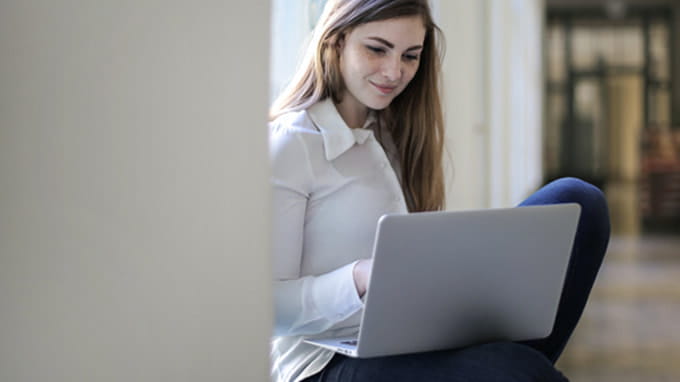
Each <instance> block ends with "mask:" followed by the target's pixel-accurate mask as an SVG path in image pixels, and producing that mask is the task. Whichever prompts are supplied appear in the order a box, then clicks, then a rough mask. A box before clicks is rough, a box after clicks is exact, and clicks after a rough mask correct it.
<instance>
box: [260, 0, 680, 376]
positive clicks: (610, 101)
mask: <svg viewBox="0 0 680 382" xmlns="http://www.w3.org/2000/svg"><path fill="white" fill-rule="evenodd" d="M324 3H325V1H322V0H307V1H298V2H289V1H285V0H274V1H273V3H272V4H273V7H272V17H273V20H272V58H271V59H272V62H271V67H272V76H271V88H272V94H271V98H272V99H273V98H274V97H275V96H276V94H277V92H278V91H279V90H280V88H281V87H282V86H283V85H284V84H285V83H286V81H287V78H288V76H289V75H290V74H291V73H292V72H293V71H294V68H295V62H296V61H297V58H298V57H299V55H300V54H301V52H302V51H301V49H302V48H301V47H302V46H303V45H304V44H303V42H304V41H305V38H306V36H307V35H308V32H309V31H310V30H311V28H312V27H313V25H314V23H315V21H316V18H317V17H318V12H319V11H320V10H321V8H322V7H323V4H324ZM431 4H432V8H433V12H434V14H435V18H436V19H437V22H438V24H439V26H440V27H441V29H442V30H443V32H444V35H445V37H446V55H445V59H444V64H443V71H444V81H443V88H444V89H443V90H444V97H445V98H444V107H445V114H446V124H447V132H448V135H449V142H448V145H449V151H450V154H451V158H452V165H451V170H452V171H451V173H452V174H453V175H452V176H451V177H450V182H449V188H448V190H449V191H448V195H449V196H448V200H447V204H448V208H449V209H467V208H490V207H505V206H511V205H515V204H516V203H518V202H520V201H521V200H522V199H523V198H525V197H526V196H528V195H529V194H530V193H531V192H533V191H534V190H536V189H537V188H538V187H540V186H541V185H543V184H545V183H547V182H549V181H551V180H553V179H556V178H559V177H564V176H576V177H579V178H582V179H585V180H587V181H589V182H591V183H593V184H595V185H597V186H598V187H600V188H601V189H603V190H604V191H605V194H606V196H607V199H608V201H609V205H610V209H611V220H612V229H613V235H612V240H611V244H610V247H609V251H608V254H607V257H606V260H605V263H604V265H603V267H602V270H601V273H600V276H599V279H598V281H597V283H596V285H595V287H594V289H593V294H592V297H591V300H590V302H589V304H588V306H587V308H586V311H585V313H584V316H583V319H582V320H581V323H580V324H579V327H578V328H577V330H576V332H575V333H574V337H573V340H572V341H571V343H570V344H569V346H568V347H567V349H566V351H565V353H564V355H563V356H562V358H561V359H560V361H559V363H558V367H559V368H560V369H562V370H563V371H564V372H565V374H566V375H567V376H568V377H570V379H571V380H574V381H677V380H680V365H679V364H678V363H677V362H675V361H676V360H678V359H680V320H679V319H678V317H680V281H679V280H680V81H678V80H675V79H674V78H675V77H677V76H678V75H680V49H679V48H680V0H479V1H464V0H448V1H447V0H444V1H438V0H432V1H431Z"/></svg>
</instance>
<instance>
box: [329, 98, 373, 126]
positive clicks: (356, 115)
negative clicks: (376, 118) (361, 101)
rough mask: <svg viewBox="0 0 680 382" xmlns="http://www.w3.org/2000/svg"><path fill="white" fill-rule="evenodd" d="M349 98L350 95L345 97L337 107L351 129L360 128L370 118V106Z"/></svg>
mask: <svg viewBox="0 0 680 382" xmlns="http://www.w3.org/2000/svg"><path fill="white" fill-rule="evenodd" d="M348 98H350V97H343V100H342V102H340V103H338V104H336V105H335V107H336V108H337V109H338V113H339V114H340V116H341V117H342V119H343V120H344V121H345V123H346V124H347V126H349V128H350V129H360V128H362V127H363V126H364V123H366V118H368V108H367V107H366V106H364V105H358V104H356V103H353V102H351V101H350V100H349V99H348Z"/></svg>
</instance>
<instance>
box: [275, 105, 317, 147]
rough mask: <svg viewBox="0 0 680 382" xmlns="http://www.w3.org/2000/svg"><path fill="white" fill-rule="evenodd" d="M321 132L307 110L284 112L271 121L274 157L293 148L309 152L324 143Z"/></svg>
mask: <svg viewBox="0 0 680 382" xmlns="http://www.w3.org/2000/svg"><path fill="white" fill-rule="evenodd" d="M322 142H323V138H322V136H321V133H320V132H319V130H318V129H317V128H316V126H315V125H314V122H312V120H311V118H310V117H309V114H308V113H307V111H306V110H301V111H296V112H290V113H286V114H283V115H281V116H279V117H278V118H276V119H275V120H273V121H271V122H270V123H269V150H270V154H271V155H272V159H275V158H276V157H278V156H279V155H281V154H283V153H285V152H287V151H290V150H293V151H300V150H302V151H303V152H302V153H299V154H304V152H308V151H309V150H310V149H313V147H314V146H317V145H319V144H322Z"/></svg>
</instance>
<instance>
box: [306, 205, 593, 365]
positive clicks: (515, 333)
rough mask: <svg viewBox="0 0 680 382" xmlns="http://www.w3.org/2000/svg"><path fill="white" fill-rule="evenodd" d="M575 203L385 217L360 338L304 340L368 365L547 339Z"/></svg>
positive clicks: (571, 237) (571, 234)
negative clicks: (373, 360) (386, 358)
mask: <svg viewBox="0 0 680 382" xmlns="http://www.w3.org/2000/svg"><path fill="white" fill-rule="evenodd" d="M580 212H581V208H580V206H579V205H578V204H576V203H565V204H555V205H545V206H527V207H517V208H504V209H485V210H471V211H457V212H452V211H441V212H420V213H411V214H390V215H384V216H382V217H381V218H380V220H379V221H378V226H377V231H376V238H375V244H374V249H373V259H374V260H373V270H372V272H371V278H370V281H369V287H368V291H367V293H366V295H365V304H364V310H363V313H362V317H361V324H360V327H359V332H358V336H356V337H351V338H323V339H307V340H305V342H307V343H310V344H313V345H316V346H321V347H323V348H326V349H330V350H333V351H335V352H338V353H342V354H344V355H347V356H350V357H357V358H368V357H379V356H387V355H397V354H406V353H418V352H425V351H435V350H444V349H454V348H459V347H464V346H469V345H474V344H481V343H486V342H493V341H522V340H531V339H538V338H544V337H547V336H548V335H549V334H550V333H551V331H552V327H553V324H554V321H555V316H556V313H557V306H558V303H559V300H560V295H561V292H562V286H563V283H564V278H565V274H566V270H567V265H568V263H569V257H570V254H571V249H572V244H573V241H574V236H575V233H576V227H577V224H578V218H579V216H580Z"/></svg>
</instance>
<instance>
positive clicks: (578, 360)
mask: <svg viewBox="0 0 680 382" xmlns="http://www.w3.org/2000/svg"><path fill="white" fill-rule="evenodd" d="M605 193H606V194H607V199H608V201H609V204H610V209H611V218H612V229H613V235H612V240H611V243H610V246H609V250H608V252H607V255H606V258H605V263H604V265H603V267H602V269H601V271H600V275H599V277H598V280H597V282H596V283H595V286H594V288H593V292H592V295H591V298H590V301H589V303H588V306H587V307H586V310H585V312H584V314H583V317H582V319H581V322H580V323H579V326H578V327H577V328H576V330H575V332H574V335H573V337H572V340H571V341H570V343H569V345H567V348H566V349H565V352H564V354H563V355H562V357H561V358H560V360H559V362H558V364H557V367H558V368H559V369H560V370H562V371H563V372H564V374H565V375H567V376H568V377H569V379H570V380H571V381H574V382H594V381H598V382H609V381H617V382H628V381H631V382H632V381H636V382H638V381H645V382H656V381H680V235H678V234H677V233H676V234H668V233H666V234H658V233H656V234H652V233H644V232H643V231H644V229H643V227H640V223H639V218H638V217H637V214H636V211H637V209H636V208H635V206H636V194H635V187H634V186H633V185H625V184H623V185H613V186H609V187H607V188H606V189H605Z"/></svg>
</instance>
